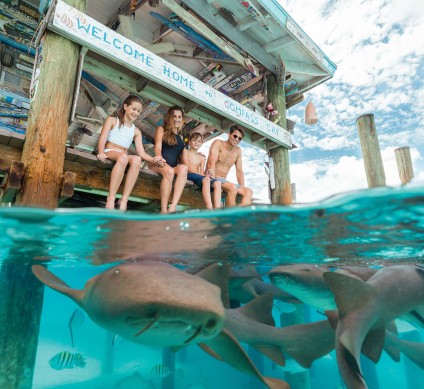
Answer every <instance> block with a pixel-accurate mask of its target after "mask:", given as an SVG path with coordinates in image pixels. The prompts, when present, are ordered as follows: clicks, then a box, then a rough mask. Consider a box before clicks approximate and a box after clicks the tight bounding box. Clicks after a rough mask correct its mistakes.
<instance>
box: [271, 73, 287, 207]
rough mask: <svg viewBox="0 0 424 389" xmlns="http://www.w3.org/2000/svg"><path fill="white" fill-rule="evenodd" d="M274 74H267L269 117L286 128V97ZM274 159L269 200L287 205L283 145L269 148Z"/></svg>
mask: <svg viewBox="0 0 424 389" xmlns="http://www.w3.org/2000/svg"><path fill="white" fill-rule="evenodd" d="M280 81H281V80H279V79H278V78H277V77H276V76H275V75H274V74H269V75H268V76H267V91H268V102H270V103H272V105H273V107H274V110H276V111H277V113H276V114H275V115H272V116H271V117H270V120H271V121H272V122H275V123H276V124H277V125H279V126H281V127H284V128H286V97H285V93H284V87H283V84H282V82H280ZM270 154H271V157H272V158H273V160H274V175H275V189H272V190H271V202H272V203H273V204H284V205H288V204H291V203H292V194H291V182H290V162H289V150H288V149H286V148H284V147H276V148H274V149H272V150H270Z"/></svg>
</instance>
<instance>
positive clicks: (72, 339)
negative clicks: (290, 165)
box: [0, 186, 424, 389]
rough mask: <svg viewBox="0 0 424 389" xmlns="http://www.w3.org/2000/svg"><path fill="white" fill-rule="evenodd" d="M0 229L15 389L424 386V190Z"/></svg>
mask: <svg viewBox="0 0 424 389" xmlns="http://www.w3.org/2000/svg"><path fill="white" fill-rule="evenodd" d="M0 231H1V235H0V265H1V269H0V349H1V358H0V388H7V389H9V388H10V389H12V388H20V389H21V388H37V389H47V388H63V389H64V388H69V389H71V388H111V389H112V388H128V389H131V388H139V389H141V388H151V389H160V388H161V389H186V388H191V389H215V388H218V389H235V388H246V389H256V388H273V389H277V388H284V389H288V388H292V389H311V388H313V389H341V388H348V389H350V388H355V389H358V388H370V389H378V388H381V389H383V388H384V389H392V388H393V389H395V388H396V389H399V388H406V389H416V388H420V387H423V386H422V385H423V384H422V383H423V382H424V187H423V186H408V187H402V188H395V189H393V188H378V189H372V190H365V191H359V192H353V193H348V194H343V195H339V196H333V197H331V198H329V199H327V200H324V201H322V202H320V203H315V204H308V205H306V204H305V205H301V204H297V205H293V206H291V207H283V206H276V205H255V206H250V207H245V208H232V209H222V210H218V211H204V210H190V211H184V212H181V213H177V214H173V215H159V214H151V213H141V212H131V211H130V212H125V213H122V212H119V211H106V210H104V209H95V208H79V209H60V208H59V209H57V210H54V211H50V210H43V209H35V208H18V207H3V208H0Z"/></svg>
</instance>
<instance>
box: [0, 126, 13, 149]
mask: <svg viewBox="0 0 424 389" xmlns="http://www.w3.org/2000/svg"><path fill="white" fill-rule="evenodd" d="M11 137H12V132H11V131H7V130H3V129H2V128H0V144H2V145H6V146H7V145H8V144H9V142H10V138H11Z"/></svg>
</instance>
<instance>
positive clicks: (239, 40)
mask: <svg viewBox="0 0 424 389" xmlns="http://www.w3.org/2000/svg"><path fill="white" fill-rule="evenodd" d="M182 1H183V3H185V4H187V5H188V6H189V7H190V8H191V9H192V10H193V11H194V12H196V13H197V14H198V15H202V18H204V19H205V20H206V21H208V23H210V25H212V26H214V27H215V28H216V29H217V30H218V31H220V32H221V33H222V35H224V36H228V37H229V38H230V39H231V41H232V42H234V43H235V44H236V45H237V46H238V47H240V48H241V49H242V50H244V51H246V52H247V53H249V55H251V56H252V57H253V58H255V59H256V60H257V61H259V62H260V63H261V64H262V65H264V66H265V67H266V68H267V69H268V71H270V72H272V73H275V66H276V64H277V61H276V59H275V58H274V57H273V56H272V55H270V54H269V53H267V51H266V50H265V49H264V47H262V46H261V45H260V44H259V43H258V42H256V41H255V40H254V39H251V37H250V36H249V34H246V33H245V32H243V31H240V30H239V29H238V27H239V26H238V25H237V26H236V27H234V26H233V25H231V23H229V22H228V21H227V20H225V19H224V18H223V17H222V16H221V15H220V14H217V10H216V8H215V7H213V6H212V5H207V4H205V2H204V1H199V0H182ZM249 18H250V16H249ZM251 20H252V22H254V23H256V20H255V19H254V18H251ZM243 67H245V68H246V66H245V64H243Z"/></svg>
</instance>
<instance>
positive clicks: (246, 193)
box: [237, 186, 253, 205]
mask: <svg viewBox="0 0 424 389" xmlns="http://www.w3.org/2000/svg"><path fill="white" fill-rule="evenodd" d="M237 193H238V194H239V195H241V196H242V199H241V203H240V205H251V204H252V196H253V191H252V189H250V188H247V187H245V186H242V187H241V188H239V189H238V190H237Z"/></svg>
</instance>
